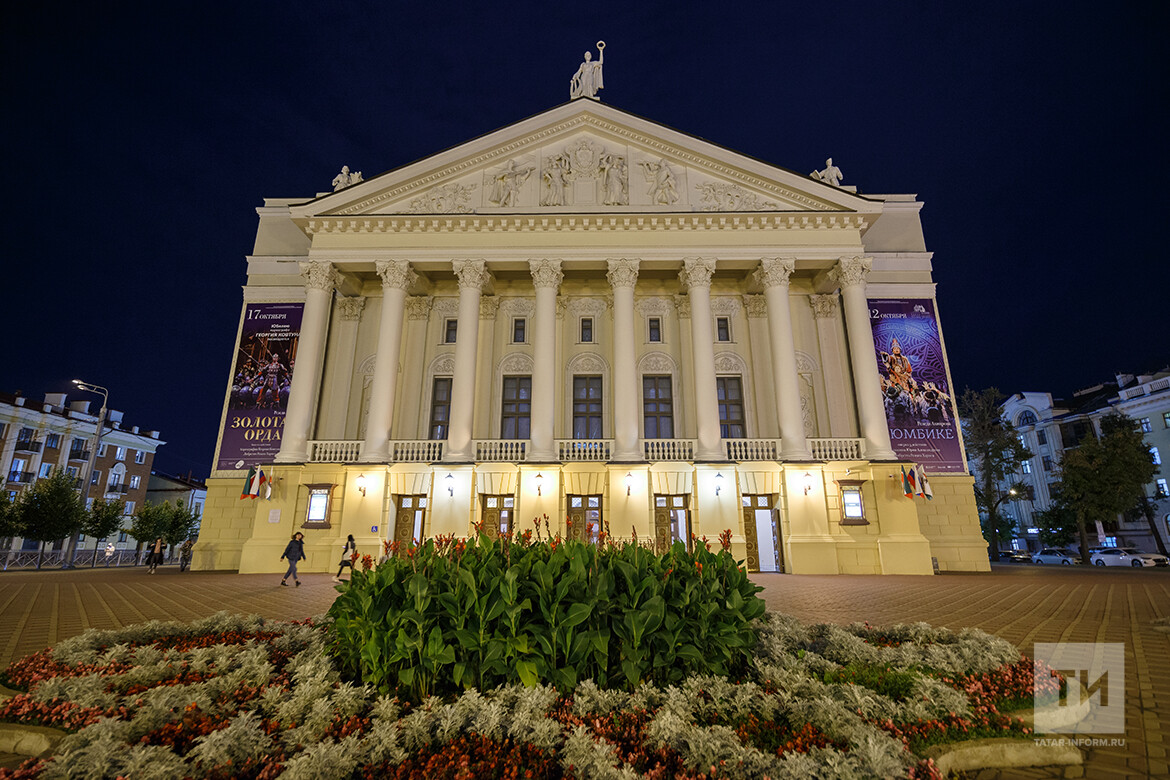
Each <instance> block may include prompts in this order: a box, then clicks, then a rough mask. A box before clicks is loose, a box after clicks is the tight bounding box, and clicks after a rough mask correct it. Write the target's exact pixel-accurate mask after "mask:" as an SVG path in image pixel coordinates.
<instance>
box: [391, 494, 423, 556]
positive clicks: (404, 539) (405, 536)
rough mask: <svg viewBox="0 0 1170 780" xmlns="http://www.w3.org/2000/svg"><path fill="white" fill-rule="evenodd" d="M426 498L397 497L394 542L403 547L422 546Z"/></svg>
mask: <svg viewBox="0 0 1170 780" xmlns="http://www.w3.org/2000/svg"><path fill="white" fill-rule="evenodd" d="M426 514H427V497H426V496H398V512H397V514H395V516H394V541H396V542H398V543H399V544H400V545H402V546H403V547H405V546H407V545H408V544H411V543H412V542H413V543H414V544H422V542H423V534H424V533H425V532H426Z"/></svg>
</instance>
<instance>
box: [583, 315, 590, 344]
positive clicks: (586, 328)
mask: <svg viewBox="0 0 1170 780" xmlns="http://www.w3.org/2000/svg"><path fill="white" fill-rule="evenodd" d="M581 342H582V343H584V344H592V343H593V318H592V317H582V318H581Z"/></svg>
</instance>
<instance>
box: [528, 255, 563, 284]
mask: <svg viewBox="0 0 1170 780" xmlns="http://www.w3.org/2000/svg"><path fill="white" fill-rule="evenodd" d="M528 271H529V273H531V274H532V285H533V286H534V287H535V288H536V289H538V290H539V289H542V288H549V287H551V288H552V289H553V290H556V289H557V288H558V287H560V286H561V281H562V280H563V279H564V278H565V275H564V274H563V273H561V261H560V260H559V259H554V258H544V259H541V260H529V261H528Z"/></svg>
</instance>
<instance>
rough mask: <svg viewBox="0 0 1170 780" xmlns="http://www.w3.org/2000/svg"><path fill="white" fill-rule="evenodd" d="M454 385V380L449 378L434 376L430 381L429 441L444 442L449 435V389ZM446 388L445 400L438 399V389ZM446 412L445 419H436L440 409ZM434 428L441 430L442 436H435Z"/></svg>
mask: <svg viewBox="0 0 1170 780" xmlns="http://www.w3.org/2000/svg"><path fill="white" fill-rule="evenodd" d="M454 383H455V378H454V377H450V376H436V377H432V379H431V413H430V418H429V419H428V421H427V439H428V440H430V441H446V440H447V437H448V436H450V435H451V389H452V386H453V385H454ZM441 385H442V386H445V387H446V398H442V399H441V398H440V397H439V387H440V386H441ZM440 408H443V409H445V410H446V417H444V418H443V419H442V420H439V419H438V418H436V416H435V414H436V412H437V411H438V410H439V409H440ZM436 428H441V429H442V435H441V436H437V435H435V434H436V430H435V429H436Z"/></svg>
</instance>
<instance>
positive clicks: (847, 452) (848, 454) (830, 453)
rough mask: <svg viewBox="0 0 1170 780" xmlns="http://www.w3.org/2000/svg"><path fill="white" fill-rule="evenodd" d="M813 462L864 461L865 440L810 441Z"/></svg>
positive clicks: (809, 446)
mask: <svg viewBox="0 0 1170 780" xmlns="http://www.w3.org/2000/svg"><path fill="white" fill-rule="evenodd" d="M808 448H809V449H810V450H812V456H813V460H863V459H864V458H865V440H864V439H809V440H808Z"/></svg>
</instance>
